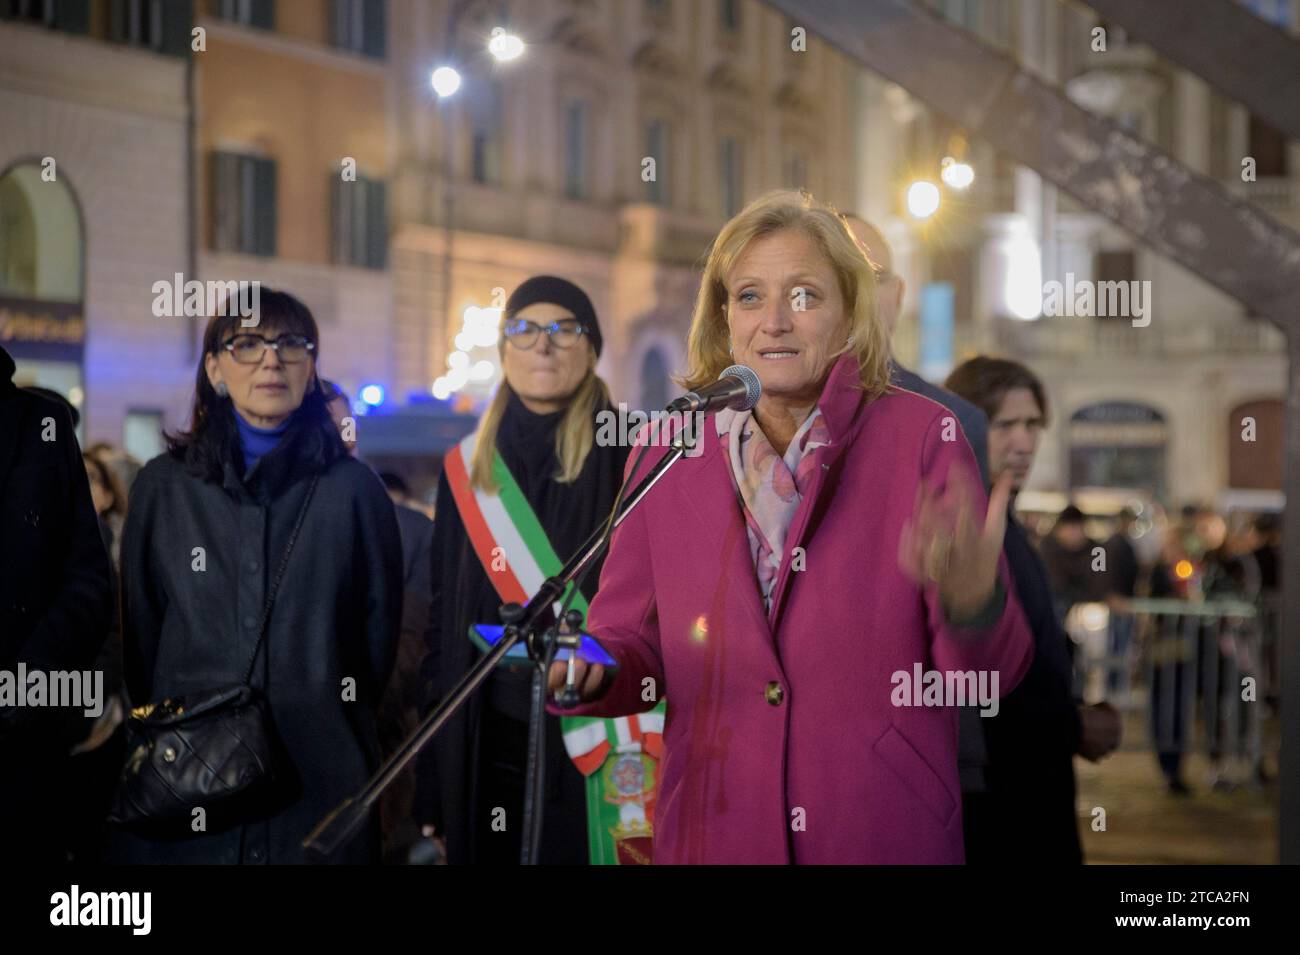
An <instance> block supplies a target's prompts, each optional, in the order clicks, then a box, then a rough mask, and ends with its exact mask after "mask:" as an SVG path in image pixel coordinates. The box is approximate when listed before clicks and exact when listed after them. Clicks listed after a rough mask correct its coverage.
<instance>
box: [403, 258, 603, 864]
mask: <svg viewBox="0 0 1300 955" xmlns="http://www.w3.org/2000/svg"><path fill="white" fill-rule="evenodd" d="M501 328H502V332H503V334H502V339H501V342H500V346H499V347H500V354H501V367H502V370H503V372H504V379H505V380H504V381H503V382H502V383H501V386H500V388H498V390H497V392H496V395H495V397H494V398H493V400H492V402H491V404H490V405H489V407H488V409H487V411H486V412H485V413H484V415H483V418H482V420H481V421H480V422H479V426H478V430H477V432H476V433H475V434H474V435H471V436H470V437H469V438H467V439H466V441H465V442H464V443H463V444H462V446H461V447H459V448H456V449H454V450H453V451H452V452H451V453H450V454H448V456H447V459H446V461H445V462H444V467H443V473H442V476H441V479H440V480H439V484H438V503H437V510H436V514H437V519H436V520H435V522H434V542H433V560H432V563H433V600H432V607H431V612H430V617H429V627H428V631H427V633H426V641H427V644H428V657H427V658H426V661H425V677H426V684H427V687H428V689H429V690H430V691H431V699H430V701H429V703H430V706H432V705H433V704H434V703H436V702H437V701H438V700H440V699H442V698H444V697H445V696H446V695H447V694H448V692H449V691H450V690H451V688H452V687H453V686H455V684H456V683H457V681H459V680H460V679H461V678H462V677H463V676H464V675H465V673H466V672H467V671H468V670H469V669H470V668H471V667H472V666H473V665H474V663H475V662H476V661H477V660H478V658H479V657H480V652H479V651H478V650H477V649H476V648H475V646H474V644H472V643H471V641H470V638H469V629H470V627H471V626H472V625H474V624H498V623H500V616H499V613H498V610H499V608H500V606H501V605H502V604H503V603H505V602H507V599H508V598H509V597H510V595H511V593H512V591H511V590H510V586H511V585H509V584H507V583H505V582H504V579H505V578H506V577H513V575H514V571H517V570H519V568H518V566H517V565H518V563H519V561H520V560H521V559H522V560H525V561H526V560H528V558H529V556H530V555H526V554H521V553H519V550H518V548H519V543H518V542H519V541H521V540H525V539H526V538H527V537H528V531H527V530H526V529H525V530H523V531H522V532H521V534H522V536H514V535H513V534H512V532H511V531H509V530H508V529H507V531H506V532H505V533H500V531H501V528H500V527H499V526H498V525H495V524H494V519H493V515H495V516H496V517H501V516H502V515H508V514H510V513H512V512H517V511H518V510H521V509H525V510H527V511H528V512H529V514H530V515H531V516H532V517H534V518H535V521H536V523H535V524H533V525H532V526H533V527H534V528H536V526H537V525H540V529H541V533H542V534H544V537H545V541H544V542H543V546H549V548H550V550H551V552H552V553H553V555H554V557H555V558H556V559H557V560H558V561H559V562H561V563H563V561H566V560H568V559H569V557H570V556H571V555H572V554H573V553H574V552H575V551H576V550H577V549H578V548H579V546H580V545H581V544H582V543H583V541H584V540H586V538H587V536H588V535H589V534H590V533H591V532H592V530H593V529H594V528H595V527H596V526H597V525H598V524H599V523H600V522H601V521H603V520H604V519H605V518H606V516H607V515H608V514H609V511H610V508H611V507H612V506H613V503H614V496H615V495H616V494H617V492H618V489H619V485H620V483H621V481H622V475H623V466H624V464H625V462H626V459H627V450H626V449H625V448H620V447H600V446H599V445H598V444H597V443H596V430H597V429H596V423H597V422H596V416H597V414H598V413H599V412H601V411H603V410H607V409H609V407H610V403H609V391H608V389H607V387H606V385H605V382H604V381H602V380H601V378H600V377H599V376H598V375H597V374H596V370H595V369H596V360H597V358H598V356H599V355H600V349H601V334H600V326H599V325H598V324H597V321H596V313H595V310H594V309H593V308H592V305H591V301H590V300H589V299H588V298H587V296H586V294H585V293H584V292H583V291H582V290H581V289H579V288H578V287H577V286H576V285H574V284H573V283H571V282H568V281H565V280H564V279H559V278H554V277H551V276H536V277H533V278H530V279H529V280H527V281H526V282H524V283H523V284H522V285H520V286H519V287H518V288H517V289H516V290H515V292H514V294H512V295H511V296H510V298H509V300H508V301H507V303H506V307H505V311H504V314H503V316H502V326H501ZM521 499H522V501H523V505H522V507H520V506H519V502H520V500H521ZM503 500H504V501H507V502H510V503H511V507H510V509H509V510H507V509H503V508H500V507H499V506H496V504H499V502H500V501H503ZM494 502H495V504H494ZM484 513H486V514H487V515H488V517H487V518H484V516H483V515H484ZM467 515H468V517H467ZM514 516H516V517H518V516H519V515H518V514H517V513H515V514H514ZM523 520H524V521H527V520H528V518H526V517H525V518H524V519H523ZM467 527H470V528H472V530H467ZM533 543H534V544H536V543H537V542H536V541H534V542H533ZM556 569H558V568H556ZM541 572H542V573H543V574H548V573H551V572H553V570H551V569H547V568H546V567H543V568H542V570H541ZM598 574H599V569H598V568H597V569H596V570H594V571H593V572H592V573H591V574H590V575H588V577H587V579H586V581H585V583H584V585H583V588H582V593H583V595H584V597H585V598H586V599H590V598H591V597H592V596H593V595H594V593H595V587H596V582H597V580H598ZM519 577H520V579H521V580H524V581H525V584H524V585H521V586H525V589H527V586H526V582H527V579H528V578H527V576H526V575H525V573H524V572H523V571H522V570H519ZM527 596H531V592H528V593H526V594H525V599H526V597H527ZM521 602H522V601H521ZM529 681H530V672H529V670H528V669H527V668H523V669H500V668H499V669H498V670H497V671H496V672H495V673H494V674H493V675H492V676H491V677H490V678H489V681H488V683H487V684H485V686H484V687H483V688H482V689H481V690H480V691H479V692H478V693H476V694H475V695H474V696H473V697H472V698H471V699H470V701H469V703H468V704H467V705H466V707H465V708H464V709H462V710H461V711H460V712H459V713H458V714H457V715H456V716H455V717H454V718H453V719H452V721H451V722H450V723H448V724H447V726H446V727H445V728H444V729H443V730H442V732H441V733H440V734H439V735H438V736H436V737H435V738H434V739H433V741H432V743H431V744H430V745H429V748H428V749H427V750H426V751H425V754H424V755H423V758H422V759H421V766H420V772H419V777H420V794H419V797H418V799H417V807H416V813H417V816H418V817H419V818H418V821H419V822H421V823H422V824H423V825H424V828H425V832H426V834H434V835H435V836H436V837H437V838H440V839H445V848H446V853H447V859H448V861H449V862H450V863H452V864H461V863H501V864H513V863H518V862H519V859H520V847H521V834H522V830H523V802H524V775H525V755H526V747H527V739H528V704H529V688H530V683H529ZM546 731H547V736H546V764H545V765H546V798H545V811H544V815H543V835H542V844H541V849H540V853H539V861H540V862H543V863H556V864H566V863H575V864H582V863H586V862H587V861H588V840H587V814H586V810H585V783H584V779H583V776H582V775H581V774H580V773H579V772H578V770H577V769H576V768H575V766H574V764H573V763H572V762H571V761H570V760H569V759H568V757H567V756H566V752H565V741H564V739H563V735H562V730H561V725H560V720H559V719H558V718H556V717H553V716H551V717H547V727H546ZM588 768H590V767H588Z"/></svg>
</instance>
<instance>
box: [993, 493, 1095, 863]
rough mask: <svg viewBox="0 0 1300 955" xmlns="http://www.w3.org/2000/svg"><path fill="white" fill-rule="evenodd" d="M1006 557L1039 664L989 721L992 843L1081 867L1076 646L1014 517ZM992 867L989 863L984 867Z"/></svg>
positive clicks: (1020, 857)
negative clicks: (1076, 760) (1073, 665)
mask: <svg viewBox="0 0 1300 955" xmlns="http://www.w3.org/2000/svg"><path fill="white" fill-rule="evenodd" d="M1003 550H1004V552H1005V553H1006V557H1007V565H1008V567H1009V569H1010V571H1011V579H1012V581H1013V582H1014V584H1015V588H1016V596H1017V597H1018V598H1019V600H1020V606H1021V607H1022V608H1023V609H1024V612H1025V619H1026V621H1027V622H1028V623H1029V629H1030V631H1031V632H1032V633H1033V635H1034V658H1033V661H1032V662H1031V664H1030V666H1029V671H1028V672H1027V673H1026V674H1025V675H1024V677H1023V678H1022V679H1021V681H1020V683H1019V684H1018V685H1017V686H1016V688H1015V689H1014V690H1012V691H1011V692H1010V693H1008V694H1007V695H1006V696H1005V697H1003V698H1002V701H1001V703H1000V706H999V710H998V715H997V716H992V717H987V718H982V719H981V720H980V722H981V723H983V724H984V736H985V741H986V744H987V747H988V766H987V780H988V792H989V805H990V807H991V810H992V812H991V815H990V816H988V817H986V819H985V822H984V823H982V824H987V825H990V826H993V827H994V830H993V833H992V835H991V837H990V838H988V839H982V840H981V839H979V838H978V835H979V834H976V836H977V838H976V841H977V843H979V844H990V843H991V844H994V845H996V847H997V852H998V855H999V858H1000V859H1001V860H1002V861H1005V862H1010V863H1023V862H1039V863H1043V864H1047V865H1070V864H1078V863H1079V862H1081V861H1082V859H1083V853H1082V849H1081V848H1080V844H1079V829H1078V822H1077V819H1076V817H1075V807H1074V800H1075V779H1074V753H1075V752H1076V751H1077V750H1078V748H1079V732H1080V726H1079V712H1078V707H1077V704H1076V702H1075V699H1074V693H1073V691H1072V676H1071V672H1072V671H1071V662H1070V646H1069V644H1070V638H1069V637H1068V636H1067V635H1066V633H1065V631H1064V630H1063V629H1062V628H1061V625H1060V623H1059V622H1058V621H1057V618H1056V613H1055V611H1054V610H1053V607H1052V593H1051V586H1050V584H1049V583H1048V577H1047V568H1046V566H1045V565H1044V564H1043V560H1042V558H1041V557H1039V555H1038V552H1037V551H1036V550H1035V549H1034V546H1033V544H1032V543H1031V542H1030V540H1029V538H1028V536H1027V535H1026V533H1025V529H1024V528H1023V527H1022V526H1021V525H1020V523H1019V522H1018V521H1017V520H1016V519H1015V516H1014V515H1013V514H1012V513H1010V512H1008V515H1007V532H1006V537H1005V539H1004V544H1003ZM982 861H988V860H982Z"/></svg>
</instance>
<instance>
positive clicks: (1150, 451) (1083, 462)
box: [1070, 401, 1167, 498]
mask: <svg viewBox="0 0 1300 955" xmlns="http://www.w3.org/2000/svg"><path fill="white" fill-rule="evenodd" d="M1165 441H1166V427H1165V417H1164V415H1162V414H1161V413H1160V412H1159V411H1157V410H1156V409H1155V408H1152V407H1150V406H1149V405H1144V404H1138V403H1136V402H1129V401H1103V402H1101V403H1099V404H1094V405H1088V406H1087V407H1084V408H1080V409H1079V410H1078V411H1076V412H1075V413H1074V414H1073V415H1071V416H1070V487H1072V488H1079V487H1116V488H1144V489H1149V490H1151V491H1152V492H1154V494H1155V495H1156V497H1157V498H1163V497H1164V493H1165V489H1166V486H1167V485H1166V483H1165Z"/></svg>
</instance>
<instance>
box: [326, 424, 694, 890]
mask: <svg viewBox="0 0 1300 955" xmlns="http://www.w3.org/2000/svg"><path fill="white" fill-rule="evenodd" d="M696 420H697V422H698V421H699V420H702V416H701V418H697V419H696ZM693 431H694V429H693V428H692V427H689V426H688V427H685V428H683V429H682V430H681V431H680V432H678V434H677V435H676V436H674V438H673V439H672V443H671V444H670V445H669V450H668V453H667V454H665V455H664V456H663V457H662V458H660V459H659V461H658V462H657V463H656V464H655V466H654V467H653V468H652V469H651V471H650V473H649V474H647V475H646V476H645V478H644V479H643V480H642V481H641V483H640V484H638V485H637V487H636V489H635V490H634V491H633V492H632V494H631V495H630V496H629V497H628V498H627V499H626V500H625V501H624V502H623V505H622V506H621V507H620V508H619V511H618V514H617V515H616V516H615V518H614V522H613V524H612V525H611V526H610V528H609V533H608V534H607V533H606V532H605V524H604V523H602V524H601V526H599V527H597V528H596V529H595V531H593V532H592V534H591V535H590V536H589V537H588V538H587V540H586V541H585V542H584V543H583V545H582V547H581V548H579V550H578V552H577V553H576V554H575V555H574V556H573V557H571V558H569V562H568V563H567V564H565V565H564V567H563V568H562V569H561V570H560V572H559V574H557V575H556V576H554V577H548V578H547V579H546V581H545V582H543V584H542V586H541V587H540V588H539V589H538V591H537V593H535V594H533V596H532V599H531V600H529V601H528V603H527V604H525V605H524V606H520V605H519V604H517V603H508V604H503V605H502V607H501V621H502V622H503V623H504V624H505V625H506V628H505V632H504V633H503V634H502V636H501V639H500V640H498V641H497V642H496V644H495V645H494V646H493V647H492V649H491V650H489V651H488V653H487V655H486V656H485V657H483V659H482V660H480V661H479V662H478V663H476V664H475V665H474V666H473V667H472V668H471V669H470V671H469V672H468V673H466V674H465V676H463V677H462V678H461V679H460V682H458V683H457V684H456V685H455V686H454V687H453V688H452V690H451V692H450V693H449V694H448V695H447V697H446V698H445V699H444V700H443V701H442V702H441V703H439V704H438V705H437V706H436V707H435V708H434V709H433V711H432V712H431V713H429V715H428V716H426V717H425V718H424V720H423V721H422V722H421V723H420V725H419V726H418V727H416V729H415V731H414V732H412V733H411V735H410V736H409V737H407V738H406V740H405V741H404V742H403V743H402V745H401V746H400V747H399V748H398V749H397V750H396V751H395V752H394V753H393V754H392V755H391V756H389V757H388V759H386V760H384V762H383V763H382V764H381V765H380V767H379V769H378V770H377V771H376V772H375V774H374V776H372V777H371V778H370V780H369V781H368V782H367V783H366V784H365V785H364V786H362V788H361V789H360V790H359V791H358V792H357V793H355V794H354V795H352V796H349V797H348V798H347V799H345V800H343V802H341V803H340V804H339V805H338V806H336V807H335V808H334V809H333V810H332V811H331V812H330V813H329V814H328V815H327V816H325V818H323V819H322V820H321V821H320V822H319V823H317V825H316V828H315V829H313V830H312V831H311V833H310V834H308V836H307V838H306V839H304V840H303V843H302V847H303V850H304V851H305V852H306V855H307V857H308V859H309V860H311V861H313V862H328V861H329V860H330V859H331V858H332V857H333V856H334V855H335V854H336V853H337V852H338V850H339V849H340V848H341V847H342V846H343V845H344V844H345V843H346V842H347V841H348V840H349V839H350V838H351V837H352V836H353V835H355V834H356V832H357V830H358V829H360V828H361V827H362V825H363V824H364V823H365V822H366V819H367V818H368V817H369V815H370V812H371V810H372V809H373V808H374V807H375V805H376V803H377V802H378V801H379V797H380V796H381V795H383V793H384V791H385V790H386V789H387V788H388V787H389V786H391V785H392V784H393V782H394V781H395V780H396V779H397V777H398V776H399V775H401V772H402V770H403V769H405V768H406V766H407V764H408V763H410V761H411V760H412V759H414V758H415V756H416V754H417V753H419V752H420V750H421V749H423V748H424V746H425V744H427V743H428V742H429V740H431V739H433V737H434V736H436V735H437V733H438V731H439V730H441V729H442V728H443V726H445V725H446V724H447V721H448V720H449V719H451V717H452V715H453V714H455V713H456V711H458V710H459V709H460V708H461V707H462V706H464V705H465V703H466V701H467V700H468V699H469V697H470V695H471V694H472V693H473V692H474V691H475V690H476V689H478V688H479V687H480V686H481V685H482V684H483V683H484V682H485V681H486V680H487V678H488V676H489V675H490V674H491V673H492V669H493V667H495V666H496V665H497V663H498V662H500V661H501V660H502V659H503V658H504V657H505V655H506V654H507V653H509V652H510V649H511V648H512V647H513V646H514V645H515V644H517V643H520V642H523V644H524V645H525V646H526V647H527V648H528V656H529V658H530V659H531V660H533V662H534V663H535V664H537V665H539V666H540V665H541V664H542V663H543V662H544V661H546V660H549V659H553V658H554V655H555V653H556V651H558V650H559V649H561V648H563V647H569V648H571V650H572V652H573V653H577V651H578V646H579V644H580V642H581V639H582V634H581V629H582V628H581V626H574V625H573V621H575V620H576V621H578V623H580V622H581V615H580V614H579V613H578V612H577V611H574V610H571V611H569V612H568V613H567V614H566V615H565V621H564V622H565V624H566V625H567V626H566V632H561V631H560V630H558V629H557V626H556V624H557V621H556V620H555V610H554V604H555V603H556V602H557V601H559V600H560V599H561V598H562V597H563V595H564V592H565V590H566V589H567V588H568V585H569V584H570V583H571V582H572V581H574V580H575V579H576V578H577V577H578V576H579V575H580V574H582V573H583V572H584V571H585V570H586V569H587V568H588V567H589V566H590V565H591V563H592V562H593V561H595V560H597V559H599V558H600V556H601V555H602V554H603V553H604V552H605V549H606V548H607V547H608V546H609V539H610V537H611V536H612V535H613V531H614V528H616V527H618V525H619V524H621V523H623V520H624V518H626V517H627V515H628V514H630V513H631V511H632V509H633V508H634V507H636V506H637V505H638V504H639V503H641V501H642V500H644V499H645V496H646V494H648V493H649V492H650V489H651V488H652V487H654V486H655V484H657V483H658V482H659V479H660V478H662V477H663V476H664V474H665V473H666V472H667V471H668V469H669V468H670V467H672V466H673V465H674V464H676V463H677V462H678V461H679V460H680V459H681V457H682V455H683V454H685V453H686V452H687V451H689V450H691V448H693V447H694V434H693ZM616 506H617V504H616ZM545 676H546V675H545V674H544V673H543V674H541V679H542V680H543V681H544V680H545ZM537 679H538V677H537V676H534V681H536V680H537ZM542 688H543V699H544V690H545V683H543V684H542ZM575 696H576V695H575V694H573V693H572V692H571V691H566V693H565V695H564V698H562V699H561V701H560V702H561V704H562V705H566V706H573V705H576V703H577V700H576V698H575ZM533 702H534V705H533V706H532V707H531V708H530V715H529V731H528V735H529V750H530V752H529V780H528V794H527V795H526V797H525V801H524V802H525V807H528V806H530V805H531V807H532V809H533V812H534V813H535V814H536V816H535V817H534V818H531V819H528V820H527V822H526V824H525V827H524V836H523V846H524V848H523V853H522V855H523V862H524V864H526V865H527V864H535V863H536V861H537V860H536V858H534V855H533V848H534V847H536V846H537V845H540V843H541V819H540V817H541V815H542V811H541V799H540V797H541V795H542V794H541V791H540V790H541V783H542V778H541V776H542V773H541V770H542V766H541V759H540V757H538V758H537V759H536V760H534V759H533V757H534V756H535V755H537V754H536V753H535V752H533V747H534V745H537V746H540V744H541V741H542V740H544V738H545V726H544V722H543V721H544V718H545V717H544V713H545V709H544V707H543V708H539V707H537V706H536V705H535V704H536V685H534V701H533Z"/></svg>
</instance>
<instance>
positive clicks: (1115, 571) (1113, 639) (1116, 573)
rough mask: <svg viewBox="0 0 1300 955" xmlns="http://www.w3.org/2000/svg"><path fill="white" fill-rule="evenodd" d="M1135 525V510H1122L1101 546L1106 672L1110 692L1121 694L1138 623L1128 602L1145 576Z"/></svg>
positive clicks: (1101, 585) (1099, 585)
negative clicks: (1135, 541)
mask: <svg viewBox="0 0 1300 955" xmlns="http://www.w3.org/2000/svg"><path fill="white" fill-rule="evenodd" d="M1136 524H1137V515H1136V514H1135V513H1134V512H1133V510H1132V509H1131V508H1127V507H1125V508H1121V509H1120V512H1119V515H1118V516H1117V518H1116V526H1115V532H1114V533H1113V534H1111V536H1110V537H1108V538H1107V539H1106V541H1105V542H1104V543H1103V544H1102V548H1103V549H1104V551H1105V555H1106V565H1105V568H1104V569H1103V570H1101V571H1099V572H1098V573H1099V575H1100V577H1101V580H1100V582H1099V583H1098V587H1099V589H1100V591H1101V593H1102V595H1103V596H1104V597H1105V599H1106V602H1107V603H1108V604H1110V615H1109V633H1108V635H1107V638H1108V642H1109V653H1110V658H1111V667H1110V669H1109V670H1108V671H1107V673H1106V690H1107V693H1115V692H1118V691H1119V689H1120V687H1121V686H1126V685H1127V676H1128V652H1129V646H1130V644H1131V643H1132V642H1133V627H1134V622H1135V618H1134V616H1133V614H1132V612H1131V611H1130V610H1129V609H1128V607H1127V603H1128V601H1129V600H1131V599H1132V598H1133V597H1134V596H1136V594H1137V587H1138V578H1139V577H1140V576H1141V573H1142V568H1141V565H1140V564H1139V563H1138V556H1137V549H1136V548H1134V546H1133V538H1132V534H1133V528H1134V527H1135V526H1136Z"/></svg>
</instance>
